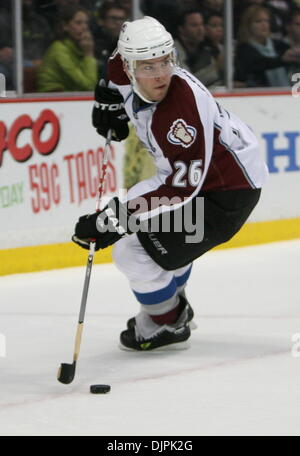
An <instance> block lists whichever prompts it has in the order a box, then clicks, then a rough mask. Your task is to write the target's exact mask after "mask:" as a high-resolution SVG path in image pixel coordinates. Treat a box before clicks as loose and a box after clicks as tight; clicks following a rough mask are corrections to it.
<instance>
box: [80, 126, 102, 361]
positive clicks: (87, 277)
mask: <svg viewBox="0 0 300 456" xmlns="http://www.w3.org/2000/svg"><path fill="white" fill-rule="evenodd" d="M110 141H111V130H109V131H108V134H107V138H106V143H105V148H104V157H103V162H102V167H101V178H100V184H99V189H98V198H97V203H96V212H100V204H101V198H102V194H103V183H104V178H105V174H106V167H107V163H108V152H109V146H110ZM94 255H95V242H91V243H90V250H89V255H88V259H87V265H86V270H85V278H84V284H83V290H82V296H81V303H80V311H79V318H78V326H77V331H76V337H75V347H74V356H73V361H77V359H78V356H79V351H80V346H81V337H82V331H83V323H84V317H85V310H86V303H87V297H88V292H89V285H90V278H91V273H92V267H93V262H94Z"/></svg>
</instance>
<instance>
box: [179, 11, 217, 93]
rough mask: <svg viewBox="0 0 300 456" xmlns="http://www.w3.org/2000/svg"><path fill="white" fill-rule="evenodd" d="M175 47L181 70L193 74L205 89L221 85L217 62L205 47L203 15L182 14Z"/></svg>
mask: <svg viewBox="0 0 300 456" xmlns="http://www.w3.org/2000/svg"><path fill="white" fill-rule="evenodd" d="M177 30H178V33H177V36H178V39H177V40H175V47H176V49H177V52H178V59H179V62H180V64H181V66H182V67H183V68H186V69H187V70H188V71H190V72H191V73H193V74H194V75H195V76H196V77H197V78H198V79H199V80H200V81H201V82H202V83H203V84H204V85H205V86H206V87H212V86H218V85H221V84H222V76H221V71H220V67H219V62H218V61H217V59H215V58H214V57H213V55H212V53H211V47H209V46H207V45H206V41H205V27H204V21H203V15H202V13H200V12H199V11H198V10H189V11H186V12H184V13H183V14H182V15H181V17H180V19H179V22H178V29H177Z"/></svg>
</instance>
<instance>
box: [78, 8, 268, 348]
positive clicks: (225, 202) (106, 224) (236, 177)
mask: <svg viewBox="0 0 300 456" xmlns="http://www.w3.org/2000/svg"><path fill="white" fill-rule="evenodd" d="M95 99H96V102H95V106H94V109H93V125H94V127H95V128H96V129H97V131H98V133H99V134H100V135H103V136H106V135H107V132H108V130H109V129H112V130H113V138H114V139H115V140H123V139H125V138H126V137H127V135H128V125H127V122H128V120H129V119H130V120H131V122H132V123H133V125H134V126H135V129H136V132H137V135H138V137H139V138H140V139H141V141H142V142H143V143H144V144H145V146H146V147H147V149H148V151H149V152H150V154H152V155H153V157H154V159H155V162H156V167H157V174H156V175H155V176H154V177H151V178H150V179H147V180H145V181H142V182H140V183H138V184H136V185H135V186H133V187H132V188H131V189H130V190H129V192H128V194H127V197H126V199H125V200H123V201H120V200H119V199H118V198H117V197H115V198H113V199H112V200H111V201H110V202H109V203H108V205H107V206H106V207H105V208H104V209H103V210H102V211H101V212H100V213H94V214H91V215H84V216H82V217H80V219H79V221H78V223H77V224H76V227H75V234H74V236H73V241H74V242H76V243H77V244H78V245H80V246H81V247H84V248H86V249H88V248H89V244H90V241H91V239H96V249H100V248H101V249H103V248H106V247H107V246H109V245H112V244H115V246H114V249H113V259H114V262H115V263H116V265H117V267H118V268H119V269H120V270H121V271H122V272H123V273H124V274H125V275H126V276H127V278H128V280H129V283H130V287H131V289H132V291H133V293H134V295H135V297H136V299H137V300H138V301H139V303H140V306H141V309H140V312H139V313H138V314H137V316H136V317H135V318H131V319H130V320H129V321H128V322H127V329H126V330H125V331H123V332H122V333H121V336H120V341H121V348H126V349H133V350H152V349H157V348H161V347H162V348H170V347H172V348H175V347H176V348H181V347H182V348H185V346H186V341H187V339H188V338H189V337H190V322H191V320H192V318H193V310H192V308H191V306H190V304H189V303H188V301H187V298H186V295H185V285H186V283H187V281H188V278H189V275H190V272H191V268H192V262H193V261H194V260H195V259H196V258H198V257H199V256H201V255H203V254H204V253H205V252H207V251H208V250H210V249H212V248H213V247H215V246H216V245H218V244H221V243H223V242H226V241H228V240H229V239H230V238H231V237H232V236H233V235H234V234H235V233H236V232H237V231H238V230H239V229H240V228H241V227H242V225H243V224H244V222H245V221H246V219H247V218H248V216H249V215H250V213H251V212H252V210H253V208H254V207H255V206H256V204H257V202H258V200H259V197H260V193H261V187H262V185H263V184H264V182H265V180H266V177H267V174H268V172H267V168H266V165H265V164H264V162H263V161H262V159H261V157H260V154H259V150H258V142H257V139H256V137H255V135H254V134H253V132H252V130H251V129H250V128H249V127H248V126H246V125H245V124H244V123H243V122H242V121H241V120H240V119H239V118H238V117H236V116H235V115H234V114H231V113H229V112H227V111H226V110H224V109H223V108H222V107H221V106H220V105H219V104H218V103H217V102H216V101H215V99H214V98H213V97H212V95H211V94H210V93H209V91H208V90H207V89H206V88H205V87H204V86H203V84H201V82H200V81H199V80H197V79H196V78H195V77H194V76H193V75H192V74H190V73H189V72H187V71H186V70H183V69H182V68H180V67H179V66H178V65H177V64H176V51H175V49H174V42H173V38H172V36H171V35H170V34H169V33H168V32H167V31H166V29H165V28H164V27H163V26H162V25H161V24H160V23H159V22H158V21H157V20H155V19H153V18H151V17H144V18H143V19H139V20H136V21H133V22H125V23H124V24H123V27H122V30H121V33H120V37H119V41H118V48H117V51H116V52H115V53H114V54H113V55H112V56H111V58H110V60H109V64H108V74H107V80H106V86H104V84H103V81H101V83H99V85H98V86H97V88H96V92H95ZM124 107H125V110H124ZM199 201H200V202H202V203H203V201H204V208H203V204H202V205H201V204H198V203H199ZM187 209H189V210H187ZM178 214H183V218H182V219H180V217H179V218H178V217H177V216H178ZM186 214H187V216H186ZM187 219H188V221H187ZM178 220H181V222H178ZM186 221H187V223H186ZM153 222H155V223H153ZM191 228H193V229H191ZM191 233H192V234H191Z"/></svg>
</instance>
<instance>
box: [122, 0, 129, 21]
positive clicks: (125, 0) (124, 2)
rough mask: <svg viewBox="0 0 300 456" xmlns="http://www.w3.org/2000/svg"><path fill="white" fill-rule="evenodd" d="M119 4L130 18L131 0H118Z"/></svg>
mask: <svg viewBox="0 0 300 456" xmlns="http://www.w3.org/2000/svg"><path fill="white" fill-rule="evenodd" d="M119 3H120V5H121V6H122V8H124V10H125V11H126V17H127V18H128V19H129V20H131V17H132V0H119Z"/></svg>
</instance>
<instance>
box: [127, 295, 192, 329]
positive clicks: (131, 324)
mask: <svg viewBox="0 0 300 456" xmlns="http://www.w3.org/2000/svg"><path fill="white" fill-rule="evenodd" d="M193 318H194V311H193V309H192V307H191V305H190V303H189V302H188V301H187V320H188V323H189V325H190V329H196V328H197V325H196V323H195V322H194V321H193ZM134 326H135V317H132V318H130V319H129V320H128V321H127V329H131V328H133V327H134Z"/></svg>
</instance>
